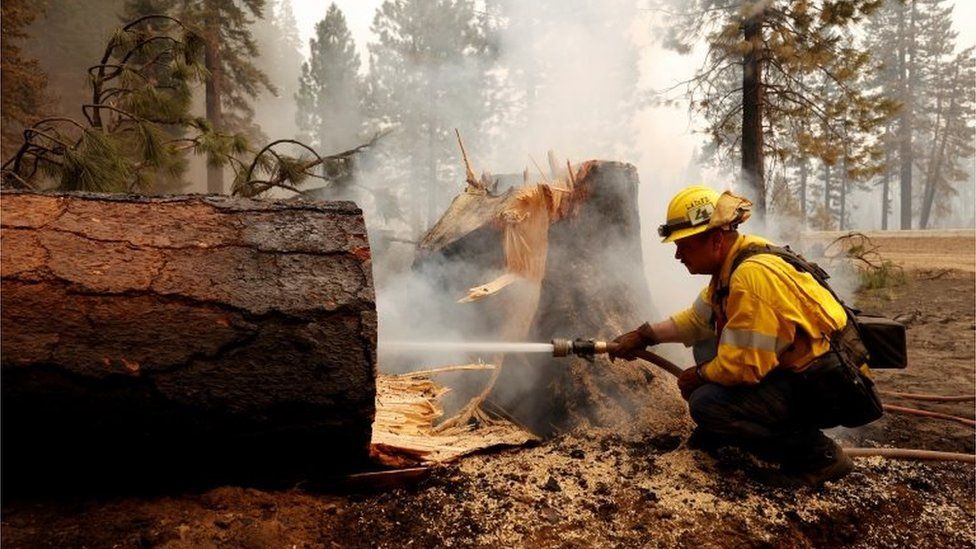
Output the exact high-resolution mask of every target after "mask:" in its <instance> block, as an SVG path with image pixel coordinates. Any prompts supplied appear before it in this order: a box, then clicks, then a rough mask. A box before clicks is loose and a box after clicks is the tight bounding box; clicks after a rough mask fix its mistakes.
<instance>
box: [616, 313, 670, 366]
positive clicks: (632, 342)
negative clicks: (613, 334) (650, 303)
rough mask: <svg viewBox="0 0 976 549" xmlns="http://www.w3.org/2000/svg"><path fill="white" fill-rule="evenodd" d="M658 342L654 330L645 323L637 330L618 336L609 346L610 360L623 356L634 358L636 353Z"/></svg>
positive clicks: (625, 358) (628, 358)
mask: <svg viewBox="0 0 976 549" xmlns="http://www.w3.org/2000/svg"><path fill="white" fill-rule="evenodd" d="M657 343H658V341H657V337H656V336H655V335H654V330H653V329H652V328H651V325H650V324H648V323H646V322H645V323H643V324H641V325H640V326H638V327H637V329H635V330H631V331H629V332H627V333H626V334H623V335H620V336H617V338H616V339H614V340H613V341H612V342H611V344H610V346H609V354H610V360H614V359H617V358H622V359H624V360H634V359H635V358H637V355H636V353H637V352H638V351H643V350H644V349H646V348H647V347H648V346H650V345H656V344H657Z"/></svg>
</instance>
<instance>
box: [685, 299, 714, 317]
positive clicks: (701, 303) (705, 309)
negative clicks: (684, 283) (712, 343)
mask: <svg viewBox="0 0 976 549" xmlns="http://www.w3.org/2000/svg"><path fill="white" fill-rule="evenodd" d="M686 303H687V302H686ZM691 308H692V309H693V310H694V311H695V314H696V315H698V318H700V319H702V320H704V321H705V322H710V321H711V319H712V307H711V306H710V305H709V304H708V303H706V302H705V300H704V299H702V296H701V294H699V295H698V297H697V298H695V302H694V303H693V304H692V305H691Z"/></svg>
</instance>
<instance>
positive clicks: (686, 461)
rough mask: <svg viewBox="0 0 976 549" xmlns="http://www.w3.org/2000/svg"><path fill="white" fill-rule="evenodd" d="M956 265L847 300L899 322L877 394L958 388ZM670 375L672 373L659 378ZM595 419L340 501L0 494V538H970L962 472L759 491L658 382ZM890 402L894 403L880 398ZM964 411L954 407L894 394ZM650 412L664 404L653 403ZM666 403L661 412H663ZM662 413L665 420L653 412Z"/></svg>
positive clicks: (910, 473) (960, 345)
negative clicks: (643, 399) (896, 360)
mask: <svg viewBox="0 0 976 549" xmlns="http://www.w3.org/2000/svg"><path fill="white" fill-rule="evenodd" d="M974 285H976V280H974V276H973V273H972V272H971V271H959V270H951V271H946V270H938V271H924V270H913V271H911V281H910V283H909V285H907V286H904V287H900V288H895V289H882V290H874V291H872V292H868V293H865V294H862V295H861V296H860V303H861V304H862V306H865V308H868V309H871V310H875V311H879V312H884V313H886V314H888V315H890V316H897V317H899V318H901V319H902V320H904V321H905V322H906V323H907V325H908V334H909V348H910V364H911V366H910V368H909V369H908V370H906V371H887V372H878V375H877V377H878V381H879V385H880V386H881V388H884V389H889V390H896V391H912V392H928V393H941V394H962V393H970V394H971V393H973V391H974V336H976V332H974V330H976V319H974V305H973V304H974V300H976V293H974ZM671 383H673V381H672V382H671ZM662 387H663V388H662V391H663V392H664V394H663V395H662V401H661V402H658V403H655V402H647V403H646V407H644V408H642V409H640V410H638V411H637V412H636V416H634V417H632V418H630V419H629V420H628V421H626V422H622V423H621V424H620V425H618V426H616V427H613V428H599V429H595V428H579V429H576V430H573V431H571V432H567V433H563V434H561V435H559V436H557V437H555V438H553V439H551V440H548V441H546V442H544V443H542V444H540V445H538V446H535V447H530V448H518V449H509V450H502V451H496V452H492V453H488V454H483V455H477V456H472V457H468V458H466V459H463V460H461V461H460V462H458V463H455V464H452V465H449V466H444V467H438V468H435V469H434V470H433V471H432V473H431V475H430V476H429V478H427V479H426V480H424V481H422V482H420V483H419V484H416V485H414V486H410V487H406V488H397V489H391V490H387V491H381V492H361V493H350V492H348V491H346V492H338V491H332V492H331V493H330V492H329V491H323V490H321V489H312V488H311V487H309V486H306V485H298V486H295V487H291V488H288V489H276V490H270V489H256V488H246V487H220V488H215V489H209V490H206V491H191V492H184V493H179V494H173V493H170V494H151V495H139V496H134V495H126V496H119V495H116V496H101V497H93V496H88V497H84V498H68V499H66V498H64V497H61V498H58V499H19V500H13V501H10V500H5V501H4V504H3V517H2V543H3V546H4V547H367V546H370V547H394V546H395V547H408V546H416V547H431V546H446V547H466V546H492V547H498V546H529V547H550V546H553V547H592V546H600V547H603V546H626V547H632V546H664V547H670V546H699V547H741V546H777V547H811V546H818V547H823V546H837V545H849V546H864V547H879V546H885V547H917V546H928V547H936V546H941V547H946V546H968V547H971V546H972V545H973V544H974V542H976V522H974V497H976V493H974V469H973V466H972V465H971V464H964V463H922V462H906V461H888V460H884V459H882V458H866V459H858V460H856V464H857V467H856V469H855V472H854V473H852V474H851V475H849V476H848V477H846V478H844V479H843V480H841V481H839V482H835V483H830V484H828V485H826V486H825V487H824V488H823V489H822V490H818V491H813V490H809V489H795V488H789V487H784V488H777V487H770V486H768V485H766V484H764V483H763V482H761V480H762V479H763V478H764V475H765V473H764V470H763V467H762V464H760V463H758V462H755V461H754V460H752V459H751V458H749V457H748V456H745V455H743V454H741V453H738V452H735V451H723V452H721V453H720V454H719V455H718V456H710V455H707V454H705V453H702V452H698V451H693V450H689V449H687V448H685V445H684V441H685V439H686V437H687V435H688V433H689V432H690V430H691V423H690V421H689V420H688V419H687V414H681V413H680V410H681V409H680V405H679V404H680V399H679V397H678V396H677V393H676V390H675V389H674V388H673V387H672V386H671V384H667V385H662ZM889 401H890V402H892V403H896V401H895V400H894V399H890V400H889ZM897 403H899V404H904V405H909V406H915V407H920V408H926V409H931V410H936V411H942V412H947V413H952V414H955V415H960V416H964V417H968V418H972V417H973V416H974V410H973V404H972V402H962V403H945V404H929V403H917V402H914V403H913V402H897ZM662 407H665V408H667V409H668V410H670V411H669V412H668V413H666V414H662V413H661V409H662ZM674 411H676V412H675V413H676V415H677V417H675V418H670V415H671V414H672V412H674ZM662 418H668V419H666V420H662ZM835 435H836V436H838V438H839V439H840V440H841V441H842V442H843V443H844V444H845V445H848V446H901V447H916V448H926V449H933V450H944V451H954V452H967V453H972V452H973V451H974V444H973V430H972V428H970V427H967V426H965V425H959V424H954V423H949V422H945V421H940V420H935V419H924V418H916V417H908V416H891V415H889V416H887V417H885V418H883V419H882V420H880V421H878V422H876V423H875V424H872V425H871V426H869V427H867V428H862V429H859V430H850V431H843V432H838V433H835Z"/></svg>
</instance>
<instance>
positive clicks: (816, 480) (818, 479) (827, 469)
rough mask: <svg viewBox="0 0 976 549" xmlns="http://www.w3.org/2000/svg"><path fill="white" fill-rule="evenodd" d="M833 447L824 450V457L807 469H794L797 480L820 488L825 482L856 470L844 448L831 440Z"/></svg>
mask: <svg viewBox="0 0 976 549" xmlns="http://www.w3.org/2000/svg"><path fill="white" fill-rule="evenodd" d="M831 442H832V443H833V444H831V446H832V447H831V448H827V449H826V450H823V454H822V456H823V459H822V460H818V463H817V465H815V466H813V467H811V468H810V469H807V470H801V471H792V473H793V475H794V476H795V477H796V478H797V480H799V481H801V482H803V483H804V484H806V485H807V486H809V487H811V488H819V487H820V486H822V485H823V483H825V482H828V481H832V480H837V479H840V478H843V477H845V476H847V474H848V473H850V472H851V471H853V470H854V462H853V461H851V458H850V456H848V455H847V454H845V453H844V450H843V449H842V448H841V447H840V446H838V445H837V443H836V442H833V441H831Z"/></svg>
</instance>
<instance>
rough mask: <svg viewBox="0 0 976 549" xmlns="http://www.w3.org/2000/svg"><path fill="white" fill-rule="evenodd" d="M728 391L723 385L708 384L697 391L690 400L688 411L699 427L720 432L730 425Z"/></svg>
mask: <svg viewBox="0 0 976 549" xmlns="http://www.w3.org/2000/svg"><path fill="white" fill-rule="evenodd" d="M728 405H729V395H728V391H727V389H726V388H725V387H723V386H722V385H717V384H715V383H707V384H705V385H702V386H701V387H699V388H697V389H695V392H693V393H691V397H690V398H689V399H688V411H689V412H690V413H691V419H693V420H694V421H695V423H696V424H697V425H699V426H700V427H703V428H705V429H709V430H715V431H719V430H722V429H721V428H722V427H724V426H725V424H726V423H728V420H729V417H728V413H727V411H728Z"/></svg>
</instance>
